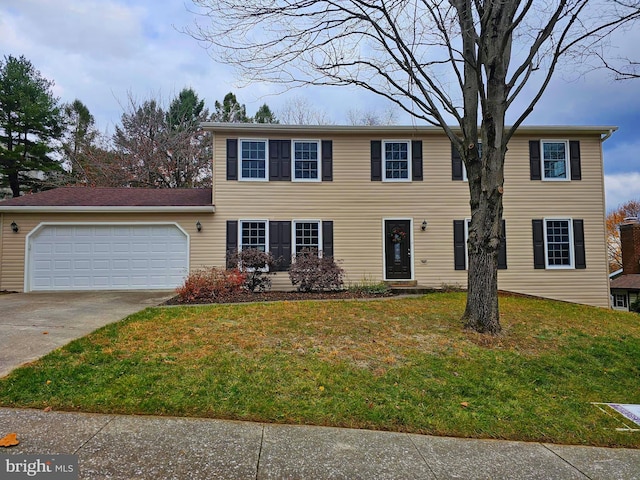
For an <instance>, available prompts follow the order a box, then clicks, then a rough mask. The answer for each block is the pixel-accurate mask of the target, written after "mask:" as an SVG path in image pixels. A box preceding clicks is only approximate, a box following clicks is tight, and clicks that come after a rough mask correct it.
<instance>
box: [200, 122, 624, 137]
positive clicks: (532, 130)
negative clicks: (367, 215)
mask: <svg viewBox="0 0 640 480" xmlns="http://www.w3.org/2000/svg"><path fill="white" fill-rule="evenodd" d="M202 128H204V129H205V130H210V131H212V132H247V133H250V132H254V133H256V132H259V133H273V134H294V133H301V134H302V133H306V134H326V135H339V134H347V135H348V134H351V135H353V134H358V133H359V134H382V135H384V134H401V135H434V134H442V133H443V130H442V128H441V127H435V126H430V125H283V124H274V123H216V122H203V123H202ZM451 128H452V129H453V131H455V132H459V131H460V128H459V127H455V126H452V127H451ZM617 129H618V127H616V126H612V125H521V126H520V127H518V129H517V130H516V135H518V134H524V135H545V134H547V135H552V134H563V135H589V134H591V135H604V136H605V138H607V137H608V136H610V135H611V134H612V133H613V132H615V131H616V130H617Z"/></svg>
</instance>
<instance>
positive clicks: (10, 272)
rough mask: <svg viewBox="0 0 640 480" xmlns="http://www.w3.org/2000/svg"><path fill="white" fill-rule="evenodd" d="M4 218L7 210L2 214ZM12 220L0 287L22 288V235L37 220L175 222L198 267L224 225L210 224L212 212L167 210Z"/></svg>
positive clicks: (208, 259) (209, 260) (5, 230)
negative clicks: (218, 228) (185, 235)
mask: <svg viewBox="0 0 640 480" xmlns="http://www.w3.org/2000/svg"><path fill="white" fill-rule="evenodd" d="M4 216H5V219H6V217H7V214H5V215H4ZM11 220H12V221H14V220H15V222H16V223H17V224H18V225H19V226H20V231H19V232H18V233H13V232H12V231H11V226H10V223H11V222H9V224H7V222H6V220H5V221H4V222H3V223H2V237H3V238H4V240H3V244H2V247H3V248H2V251H1V252H2V258H1V259H0V261H1V262H2V272H1V273H2V277H1V283H0V289H4V290H15V291H22V290H23V288H24V262H25V239H26V236H27V235H28V234H29V232H31V231H32V230H33V229H34V228H35V227H37V226H38V225H39V224H40V223H42V222H46V223H50V222H56V223H65V222H70V223H73V222H81V223H82V222H85V223H95V222H111V223H119V222H122V223H136V224H144V223H154V222H159V223H165V222H168V223H177V224H178V225H180V227H182V228H183V229H184V230H185V231H186V232H187V233H188V234H189V237H190V252H189V259H190V260H189V264H190V268H191V269H194V268H198V267H200V266H203V265H211V264H213V263H214V258H213V257H212V255H211V252H210V251H209V248H208V244H209V242H210V241H211V239H213V238H215V237H218V236H219V235H223V236H224V229H223V230H222V231H221V232H219V231H218V232H217V231H216V230H215V228H216V227H215V226H214V224H213V214H211V213H209V214H166V213H148V214H140V213H133V214H122V213H119V214H106V213H105V214H98V215H96V214H94V213H91V214H88V213H69V214H55V213H53V214H52V213H44V214H33V213H31V214H11ZM198 220H199V221H200V223H201V224H202V231H201V232H198V231H197V230H196V222H197V221H198Z"/></svg>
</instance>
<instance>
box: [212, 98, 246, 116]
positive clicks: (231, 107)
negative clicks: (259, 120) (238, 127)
mask: <svg viewBox="0 0 640 480" xmlns="http://www.w3.org/2000/svg"><path fill="white" fill-rule="evenodd" d="M215 107H216V111H215V113H214V114H213V116H212V120H213V121H214V122H222V123H251V118H249V117H247V108H246V107H245V106H244V105H242V104H240V103H238V99H237V98H236V96H235V95H234V94H233V93H231V92H229V93H227V94H226V95H225V96H224V100H223V101H222V103H220V102H218V101H216V103H215Z"/></svg>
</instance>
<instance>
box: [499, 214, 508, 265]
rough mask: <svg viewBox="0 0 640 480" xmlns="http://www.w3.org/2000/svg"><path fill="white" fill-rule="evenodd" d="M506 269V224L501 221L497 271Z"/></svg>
mask: <svg viewBox="0 0 640 480" xmlns="http://www.w3.org/2000/svg"><path fill="white" fill-rule="evenodd" d="M506 269H507V223H506V222H505V221H504V219H503V220H502V234H501V235H500V249H499V250H498V270H506Z"/></svg>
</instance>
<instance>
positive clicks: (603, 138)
mask: <svg viewBox="0 0 640 480" xmlns="http://www.w3.org/2000/svg"><path fill="white" fill-rule="evenodd" d="M616 130H617V128H610V129H609V132H608V133H606V134H605V136H604V137H602V138H600V142H601V143H604V142H606V141H607V139H608V138H609V137H610V136H611V135H613V132H615V131H616ZM603 164H604V162H603Z"/></svg>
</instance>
